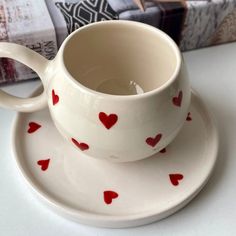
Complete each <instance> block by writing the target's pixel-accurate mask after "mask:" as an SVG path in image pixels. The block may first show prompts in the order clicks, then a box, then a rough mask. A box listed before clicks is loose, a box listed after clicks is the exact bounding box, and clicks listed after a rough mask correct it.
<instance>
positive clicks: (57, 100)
mask: <svg viewBox="0 0 236 236" xmlns="http://www.w3.org/2000/svg"><path fill="white" fill-rule="evenodd" d="M58 102H59V96H58V95H57V94H56V93H55V91H54V89H53V90H52V104H53V106H55V105H56V104H57V103H58Z"/></svg>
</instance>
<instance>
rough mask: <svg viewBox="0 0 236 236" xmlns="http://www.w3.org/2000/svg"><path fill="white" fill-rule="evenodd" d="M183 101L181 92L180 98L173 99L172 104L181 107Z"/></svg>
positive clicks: (180, 92)
mask: <svg viewBox="0 0 236 236" xmlns="http://www.w3.org/2000/svg"><path fill="white" fill-rule="evenodd" d="M182 99H183V92H182V91H179V94H178V96H177V97H173V99H172V102H173V104H174V105H175V106H177V107H181V103H182Z"/></svg>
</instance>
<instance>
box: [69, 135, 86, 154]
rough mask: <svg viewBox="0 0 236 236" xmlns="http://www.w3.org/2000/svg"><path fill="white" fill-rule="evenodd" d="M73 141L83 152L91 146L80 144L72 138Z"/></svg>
mask: <svg viewBox="0 0 236 236" xmlns="http://www.w3.org/2000/svg"><path fill="white" fill-rule="evenodd" d="M71 141H72V142H73V143H74V144H75V145H76V146H77V147H78V148H79V149H80V150H81V151H84V150H87V149H89V145H88V144H87V143H79V142H78V141H77V140H76V139H74V138H72V139H71Z"/></svg>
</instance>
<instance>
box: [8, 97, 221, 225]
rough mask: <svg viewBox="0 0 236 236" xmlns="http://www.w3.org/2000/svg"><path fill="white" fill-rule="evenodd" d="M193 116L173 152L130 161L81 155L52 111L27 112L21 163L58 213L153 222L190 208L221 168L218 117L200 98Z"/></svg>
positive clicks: (18, 145)
mask: <svg viewBox="0 0 236 236" xmlns="http://www.w3.org/2000/svg"><path fill="white" fill-rule="evenodd" d="M189 112H190V114H189V115H188V118H187V120H186V121H185V124H184V126H183V129H181V131H180V133H179V134H178V136H177V137H176V139H175V140H174V141H173V142H172V143H171V144H170V145H169V146H167V147H166V150H165V151H166V152H162V153H158V154H155V155H154V156H152V157H150V158H146V159H145V160H141V161H136V162H130V163H112V162H107V161H99V160H96V159H92V158H88V157H87V156H86V155H84V154H83V153H78V152H77V151H76V149H74V148H73V147H71V146H70V145H69V144H68V143H67V142H66V141H65V140H64V139H63V138H62V137H61V135H59V133H58V131H57V130H56V129H55V127H54V125H53V122H52V120H51V118H50V115H49V111H48V109H45V110H42V111H39V112H34V113H21V114H19V115H18V116H17V118H16V120H15V124H14V127H13V130H12V131H13V132H12V134H13V139H12V145H13V150H14V157H15V159H16V162H17V165H18V167H19V170H20V172H21V173H22V174H23V176H24V177H25V179H26V181H27V183H28V184H29V185H30V186H31V188H32V189H33V190H34V192H35V193H36V194H37V196H38V197H39V199H41V200H43V202H44V203H46V205H47V206H49V207H50V208H51V209H52V210H54V211H55V212H56V213H58V214H60V215H62V216H64V217H67V218H69V219H71V220H74V221H77V222H79V223H83V224H90V225H93V226H101V227H111V228H119V227H131V226H137V225H143V224H147V223H150V222H153V221H156V220H160V219H162V218H164V217H167V216H169V215H171V214H172V213H174V212H176V211H177V210H179V209H180V208H182V207H183V206H185V205H186V204H187V203H188V202H189V201H190V200H191V199H192V198H193V197H194V196H196V194H197V193H198V192H199V191H200V190H201V189H202V187H203V186H204V185H205V184H206V182H207V180H208V179H209V176H210V174H211V172H212V170H213V167H214V165H215V162H216V157H217V151H218V135H217V131H216V128H215V125H214V122H213V120H212V117H211V115H210V114H209V112H208V110H207V109H206V107H205V106H204V104H203V103H202V101H201V100H200V99H199V97H197V96H196V95H193V96H192V103H191V106H190V110H189ZM108 191H112V192H108ZM104 192H106V193H104ZM107 194H108V195H107ZM104 195H105V196H106V197H105V198H104ZM202 210H203V211H204V209H202Z"/></svg>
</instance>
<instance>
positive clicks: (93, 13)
mask: <svg viewBox="0 0 236 236" xmlns="http://www.w3.org/2000/svg"><path fill="white" fill-rule="evenodd" d="M55 4H56V6H57V7H58V8H59V9H60V11H61V13H62V14H63V17H64V18H65V21H66V24H67V29H68V33H71V32H73V31H74V30H75V29H77V28H79V27H81V26H84V25H87V24H89V23H92V22H96V21H103V20H115V19H118V16H117V14H116V12H115V11H114V10H113V9H112V8H111V6H110V5H109V4H108V2H107V1H106V0H84V1H81V2H78V3H63V2H56V3H55Z"/></svg>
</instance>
